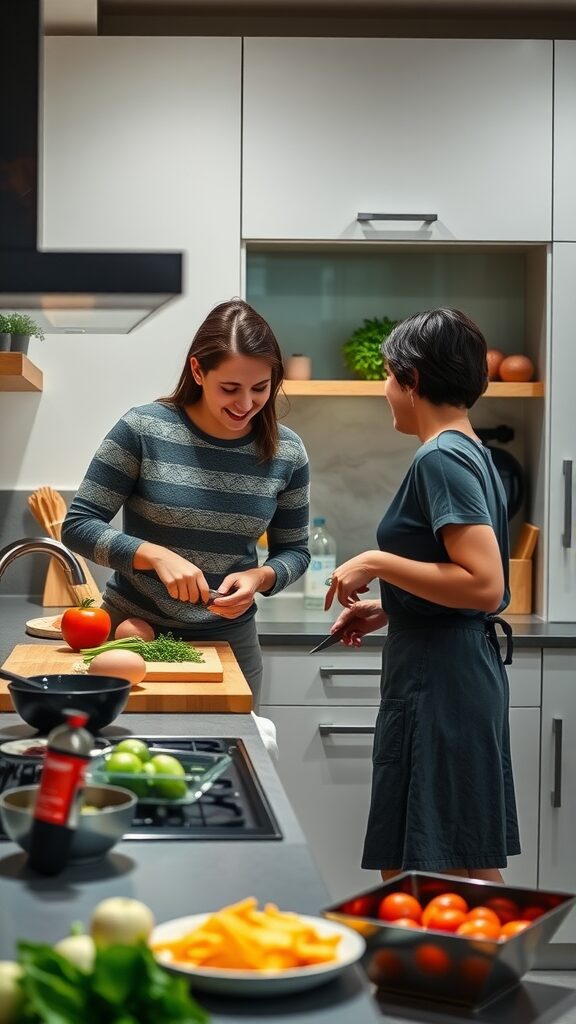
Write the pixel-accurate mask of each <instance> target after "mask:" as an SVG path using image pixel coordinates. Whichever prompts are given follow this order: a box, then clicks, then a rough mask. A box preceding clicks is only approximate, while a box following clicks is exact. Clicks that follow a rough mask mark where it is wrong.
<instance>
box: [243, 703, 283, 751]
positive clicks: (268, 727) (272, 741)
mask: <svg viewBox="0 0 576 1024" xmlns="http://www.w3.org/2000/svg"><path fill="white" fill-rule="evenodd" d="M250 714H251V715H252V718H253V719H254V722H255V725H256V728H257V729H258V732H259V733H260V739H261V740H262V743H263V744H264V746H265V747H266V750H267V751H268V753H269V754H270V757H272V758H273V759H274V760H275V761H277V760H278V757H279V752H278V744H277V742H276V726H275V725H274V722H273V721H272V720H271V719H270V718H262V717H261V716H260V715H255V714H254V712H253V711H251V712H250Z"/></svg>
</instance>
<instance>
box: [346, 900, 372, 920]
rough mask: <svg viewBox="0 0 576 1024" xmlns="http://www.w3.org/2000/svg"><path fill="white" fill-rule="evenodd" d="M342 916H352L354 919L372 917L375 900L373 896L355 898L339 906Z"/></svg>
mask: <svg viewBox="0 0 576 1024" xmlns="http://www.w3.org/2000/svg"><path fill="white" fill-rule="evenodd" d="M340 909H341V911H342V913H343V914H352V915H353V916H354V917H374V911H375V909H376V907H375V899H374V896H356V897H355V899H353V900H348V902H347V903H343V904H342V906H341V908H340Z"/></svg>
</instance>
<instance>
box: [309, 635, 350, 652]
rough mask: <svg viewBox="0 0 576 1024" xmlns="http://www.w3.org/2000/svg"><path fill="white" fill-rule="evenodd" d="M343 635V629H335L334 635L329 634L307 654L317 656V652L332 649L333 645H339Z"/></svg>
mask: <svg viewBox="0 0 576 1024" xmlns="http://www.w3.org/2000/svg"><path fill="white" fill-rule="evenodd" d="M343 633H344V630H343V629H337V630H336V632H335V633H329V634H328V636H325V637H324V639H323V640H322V641H321V642H320V643H319V644H317V646H316V647H313V648H312V650H311V651H308V654H317V653H318V651H325V650H326V648H327V647H332V645H333V644H337V643H339V641H340V640H341V639H342V635H343Z"/></svg>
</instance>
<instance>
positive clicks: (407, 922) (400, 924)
mask: <svg viewBox="0 0 576 1024" xmlns="http://www.w3.org/2000/svg"><path fill="white" fill-rule="evenodd" d="M390 924H393V925H394V926H395V927H396V928H418V929H420V930H421V928H420V925H419V924H418V921H413V920H412V918H411V917H397V918H396V919H395V920H394V921H391V922H390Z"/></svg>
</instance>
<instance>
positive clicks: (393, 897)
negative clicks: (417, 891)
mask: <svg viewBox="0 0 576 1024" xmlns="http://www.w3.org/2000/svg"><path fill="white" fill-rule="evenodd" d="M378 917H379V918H380V920H381V921H397V920H398V918H399V917H410V918H412V920H413V921H420V918H421V917H422V907H421V906H420V904H419V902H418V900H417V899H416V897H415V896H411V895H410V893H408V892H390V893H388V895H387V896H385V897H384V899H383V900H382V901H381V903H380V906H379V907H378Z"/></svg>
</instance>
